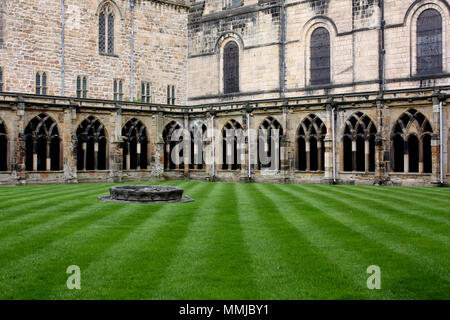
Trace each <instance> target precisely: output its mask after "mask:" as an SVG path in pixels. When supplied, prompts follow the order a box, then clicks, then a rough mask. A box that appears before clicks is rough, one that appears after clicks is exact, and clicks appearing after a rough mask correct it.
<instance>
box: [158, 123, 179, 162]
mask: <svg viewBox="0 0 450 320" xmlns="http://www.w3.org/2000/svg"><path fill="white" fill-rule="evenodd" d="M162 135H163V140H164V169H165V170H175V169H182V168H183V167H184V154H183V148H181V147H182V144H183V126H182V125H181V123H179V122H177V121H174V120H172V121H171V122H169V123H168V124H167V125H166V126H165V128H164V130H163V134H162Z"/></svg>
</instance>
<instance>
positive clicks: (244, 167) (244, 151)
mask: <svg viewBox="0 0 450 320" xmlns="http://www.w3.org/2000/svg"><path fill="white" fill-rule="evenodd" d="M249 112H251V111H250V109H249ZM241 123H242V139H241V141H240V142H239V143H240V148H241V177H240V180H241V181H248V179H249V177H248V166H249V162H248V143H249V141H248V125H249V124H248V123H247V112H246V111H244V112H242V121H241Z"/></svg>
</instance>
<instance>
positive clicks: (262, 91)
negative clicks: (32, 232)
mask: <svg viewBox="0 0 450 320" xmlns="http://www.w3.org/2000/svg"><path fill="white" fill-rule="evenodd" d="M449 25H450V4H449V2H448V1H446V0H401V1H400V0H190V1H189V0H0V184H32V183H78V182H89V181H115V182H116V181H127V180H130V181H131V180H133V181H136V180H138V181H139V180H142V181H145V180H149V179H180V178H184V179H201V180H210V181H211V180H218V181H262V182H279V183H345V184H386V185H425V186H432V185H434V186H439V185H446V184H447V182H448V180H449V173H450V155H449V149H450V139H449V137H450V136H449V134H450V131H449V129H450V114H449V110H448V99H449V94H450V32H449V31H450V29H449ZM238 129H241V132H242V133H243V139H239V140H238V139H231V140H229V139H228V137H227V134H228V132H230V131H229V130H238ZM259 129H267V131H266V132H268V136H267V135H266V136H264V137H261V136H260V134H261V132H262V130H259ZM175 130H182V132H183V135H182V136H180V137H179V138H177V139H173V135H172V133H173V132H174V131H175ZM195 132H200V141H201V143H200V144H198V143H195V144H194V142H193V141H194V139H193V137H194V133H195ZM275 132H277V134H276V135H275ZM274 137H275V138H274ZM269 140H270V142H267V141H269ZM230 141H231V142H230ZM274 141H275V142H274ZM262 144H263V145H264V149H267V148H268V147H270V148H269V149H270V150H271V151H270V152H271V153H272V154H276V155H277V156H276V157H275V159H277V160H276V161H277V163H276V165H275V166H271V167H270V169H268V168H267V167H266V166H265V165H264V164H262V163H261V161H260V159H259V155H258V152H257V150H258V148H259V147H261V145H262ZM177 145H182V146H184V147H186V149H184V151H183V152H182V153H179V154H178V156H179V157H180V158H181V159H182V161H181V164H180V163H174V161H173V159H171V157H170V154H171V153H172V152H173V150H174V148H176V147H177ZM185 150H189V152H186V151H185ZM199 154H200V155H201V156H200V161H198V162H196V163H193V162H192V161H191V158H192V155H194V156H197V157H198V155H199ZM230 158H233V159H234V160H236V159H238V160H239V161H237V162H236V161H233V162H232V163H230V162H229V161H228V160H229V159H230Z"/></svg>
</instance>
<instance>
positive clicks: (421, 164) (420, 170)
mask: <svg viewBox="0 0 450 320" xmlns="http://www.w3.org/2000/svg"><path fill="white" fill-rule="evenodd" d="M419 173H420V174H422V173H423V139H422V138H420V139H419Z"/></svg>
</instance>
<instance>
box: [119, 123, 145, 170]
mask: <svg viewBox="0 0 450 320" xmlns="http://www.w3.org/2000/svg"><path fill="white" fill-rule="evenodd" d="M122 139H123V143H122V155H123V157H122V160H123V168H124V169H125V170H137V169H141V170H145V169H147V167H148V143H149V141H148V135H147V128H146V127H145V125H144V124H143V123H142V121H140V120H138V119H136V118H132V119H130V120H128V121H127V122H126V123H125V125H124V126H123V127H122Z"/></svg>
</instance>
